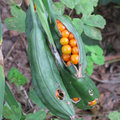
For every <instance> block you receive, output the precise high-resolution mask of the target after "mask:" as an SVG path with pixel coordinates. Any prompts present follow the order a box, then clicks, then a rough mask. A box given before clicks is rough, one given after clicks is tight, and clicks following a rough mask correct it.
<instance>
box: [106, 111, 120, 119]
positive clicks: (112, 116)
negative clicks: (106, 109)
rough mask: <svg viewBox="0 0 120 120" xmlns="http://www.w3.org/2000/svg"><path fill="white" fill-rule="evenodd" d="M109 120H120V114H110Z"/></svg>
mask: <svg viewBox="0 0 120 120" xmlns="http://www.w3.org/2000/svg"><path fill="white" fill-rule="evenodd" d="M108 118H109V119H110V120H120V112H117V111H113V112H110V113H109V115H108Z"/></svg>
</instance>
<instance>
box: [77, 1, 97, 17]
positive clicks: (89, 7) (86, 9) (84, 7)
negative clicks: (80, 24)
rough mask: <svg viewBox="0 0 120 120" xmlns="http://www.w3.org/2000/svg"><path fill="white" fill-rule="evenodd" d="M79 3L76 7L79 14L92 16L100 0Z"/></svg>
mask: <svg viewBox="0 0 120 120" xmlns="http://www.w3.org/2000/svg"><path fill="white" fill-rule="evenodd" d="M78 1H79V3H78V4H77V5H76V6H75V9H76V12H77V14H80V13H82V14H83V15H84V14H86V15H90V14H91V13H92V12H93V11H94V7H95V6H97V3H98V0H78Z"/></svg>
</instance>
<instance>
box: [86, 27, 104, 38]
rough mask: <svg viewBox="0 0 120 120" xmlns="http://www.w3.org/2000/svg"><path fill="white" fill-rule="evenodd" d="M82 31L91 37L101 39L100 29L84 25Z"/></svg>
mask: <svg viewBox="0 0 120 120" xmlns="http://www.w3.org/2000/svg"><path fill="white" fill-rule="evenodd" d="M84 33H85V35H87V36H88V37H90V38H92V39H95V40H102V36H101V32H100V30H98V29H96V28H94V27H91V26H87V25H84Z"/></svg>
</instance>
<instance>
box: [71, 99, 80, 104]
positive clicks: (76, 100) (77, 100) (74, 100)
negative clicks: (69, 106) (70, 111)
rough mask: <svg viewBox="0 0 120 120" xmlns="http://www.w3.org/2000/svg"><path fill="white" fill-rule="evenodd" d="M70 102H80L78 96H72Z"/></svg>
mask: <svg viewBox="0 0 120 120" xmlns="http://www.w3.org/2000/svg"><path fill="white" fill-rule="evenodd" d="M72 102H73V103H75V104H77V103H78V102H80V98H72Z"/></svg>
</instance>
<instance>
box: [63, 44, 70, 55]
mask: <svg viewBox="0 0 120 120" xmlns="http://www.w3.org/2000/svg"><path fill="white" fill-rule="evenodd" d="M62 53H63V54H71V46H70V45H63V46H62Z"/></svg>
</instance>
